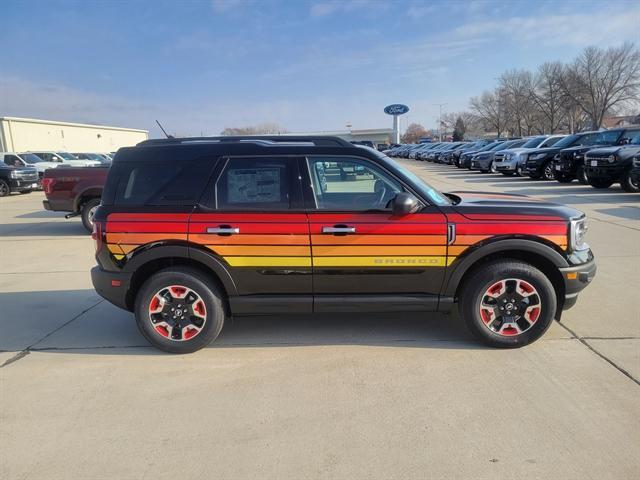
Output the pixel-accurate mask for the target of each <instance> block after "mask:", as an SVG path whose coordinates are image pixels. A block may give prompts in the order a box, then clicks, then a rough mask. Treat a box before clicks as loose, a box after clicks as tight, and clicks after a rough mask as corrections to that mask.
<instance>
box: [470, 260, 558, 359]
mask: <svg viewBox="0 0 640 480" xmlns="http://www.w3.org/2000/svg"><path fill="white" fill-rule="evenodd" d="M462 289H463V290H462V294H461V295H460V300H459V304H458V308H459V311H460V316H461V318H462V319H463V320H464V322H465V323H466V325H467V327H468V328H469V330H470V331H471V332H472V333H473V334H474V335H475V336H476V337H477V338H478V339H480V340H481V341H483V342H484V343H486V344H488V345H490V346H492V347H500V348H515V347H522V346H524V345H528V344H530V343H532V342H534V341H535V340H537V339H538V338H540V337H541V336H542V335H543V334H544V333H545V332H546V331H547V329H548V328H549V326H550V325H551V323H552V321H553V319H554V317H555V314H556V308H557V307H556V305H557V299H556V293H555V290H554V289H553V285H552V284H551V282H550V281H549V279H548V278H547V277H546V276H545V275H544V274H543V273H542V272H541V271H540V270H538V269H537V268H535V267H534V266H533V265H530V264H528V263H525V262H521V261H518V260H500V261H497V262H494V263H491V264H489V265H488V266H484V267H483V268H481V269H478V270H476V271H474V272H473V273H472V274H471V275H470V277H469V278H467V279H466V280H465V283H464V284H463V286H462Z"/></svg>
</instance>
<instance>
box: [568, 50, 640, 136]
mask: <svg viewBox="0 0 640 480" xmlns="http://www.w3.org/2000/svg"><path fill="white" fill-rule="evenodd" d="M561 85H562V89H563V91H564V93H565V94H566V95H567V96H568V97H569V98H570V99H571V100H572V101H573V102H574V103H575V104H576V105H578V106H579V107H580V108H581V109H582V111H583V112H584V113H585V114H586V115H587V116H588V118H589V120H590V122H591V127H592V128H599V127H601V126H602V120H603V119H604V117H605V115H606V114H607V113H610V112H611V111H612V110H613V109H614V108H616V107H620V106H623V105H625V104H629V103H635V104H637V103H639V101H640V98H639V96H640V50H638V48H636V47H635V46H634V45H633V44H632V43H625V44H623V45H622V46H620V47H612V48H608V49H606V50H604V49H601V48H598V47H588V48H586V49H585V50H584V52H582V54H581V55H580V56H579V57H578V58H577V59H576V60H575V61H574V62H573V63H572V64H571V65H568V66H567V67H565V68H564V71H563V75H562V76H561Z"/></svg>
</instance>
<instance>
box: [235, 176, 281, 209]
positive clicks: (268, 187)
mask: <svg viewBox="0 0 640 480" xmlns="http://www.w3.org/2000/svg"><path fill="white" fill-rule="evenodd" d="M227 192H228V202H229V203H252V202H279V201H280V171H279V169H278V168H241V169H233V170H229V172H228V174H227Z"/></svg>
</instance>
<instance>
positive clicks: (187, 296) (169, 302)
mask: <svg viewBox="0 0 640 480" xmlns="http://www.w3.org/2000/svg"><path fill="white" fill-rule="evenodd" d="M223 298H224V297H223V295H222V293H221V292H220V291H219V290H218V289H217V288H216V287H215V285H214V283H213V282H212V280H211V279H210V278H208V277H207V275H206V274H204V273H202V272H201V271H199V270H197V269H194V268H190V267H170V268H167V269H165V270H160V271H159V272H158V273H156V274H154V275H152V276H151V277H150V278H149V279H148V280H147V281H146V282H145V283H144V285H143V286H142V288H141V289H140V291H139V292H138V295H137V296H136V305H135V314H136V323H137V325H138V329H139V330H140V333H142V335H143V336H144V337H145V338H146V339H147V340H148V341H149V343H151V344H152V345H153V346H154V347H156V348H158V349H160V350H163V351H165V352H169V353H191V352H195V351H196V350H200V349H201V348H204V347H206V346H207V345H209V344H210V343H211V342H212V341H213V340H215V339H216V338H217V337H218V335H219V334H220V331H221V330H222V326H223V325H224V320H225V317H226V314H225V308H224V300H223Z"/></svg>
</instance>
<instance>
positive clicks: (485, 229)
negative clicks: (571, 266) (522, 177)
mask: <svg viewBox="0 0 640 480" xmlns="http://www.w3.org/2000/svg"><path fill="white" fill-rule="evenodd" d="M456 233H457V234H458V235H498V234H502V233H514V234H528V235H565V234H566V233H567V226H566V225H565V224H540V223H528V224H527V223H516V224H506V225H504V224H491V223H484V224H483V223H478V224H470V223H467V224H459V225H457V226H456Z"/></svg>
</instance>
